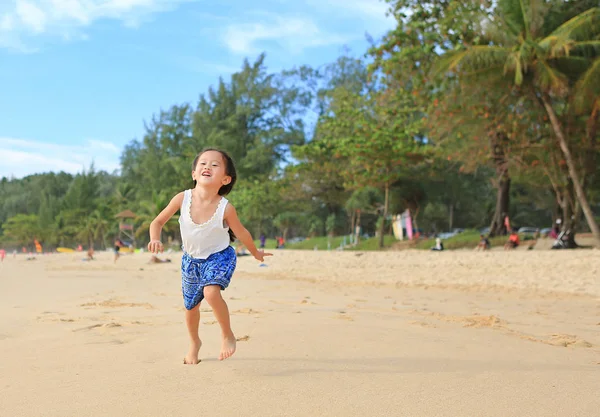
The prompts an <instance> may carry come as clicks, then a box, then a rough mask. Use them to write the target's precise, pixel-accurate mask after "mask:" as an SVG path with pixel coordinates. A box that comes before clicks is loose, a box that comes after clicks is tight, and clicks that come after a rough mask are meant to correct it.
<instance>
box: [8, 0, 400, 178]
mask: <svg viewBox="0 0 600 417" xmlns="http://www.w3.org/2000/svg"><path fill="white" fill-rule="evenodd" d="M386 9H387V6H386V4H385V3H384V2H381V1H379V0H296V1H293V0H289V1H288V0H254V1H252V0H220V1H209V0H1V1H0V177H3V176H7V177H11V176H14V177H17V178H20V177H23V176H25V175H28V174H32V173H36V172H47V171H60V170H63V171H66V172H72V173H75V172H80V171H81V170H82V169H83V168H87V167H89V165H90V163H91V162H92V160H94V162H95V164H96V167H97V168H98V169H105V170H108V171H113V170H114V169H118V166H119V156H120V153H121V149H122V148H123V147H124V145H125V144H127V143H128V142H129V141H131V140H132V139H136V138H141V137H142V135H143V133H144V128H143V123H144V120H149V119H150V118H151V117H152V114H154V113H156V112H158V111H159V110H160V109H161V108H163V109H164V108H168V107H170V106H171V105H173V104H180V103H184V102H191V103H193V104H196V101H197V98H198V96H199V94H201V93H204V92H206V90H207V89H208V87H209V86H210V85H213V84H215V82H216V81H217V80H218V77H219V76H223V77H225V79H228V77H229V75H230V74H232V73H233V72H235V71H236V70H238V69H239V68H240V67H241V64H242V61H243V59H244V58H245V57H248V58H249V59H251V60H253V59H254V58H255V57H256V56H257V55H258V54H259V53H261V52H263V51H264V52H266V54H267V61H266V64H267V66H268V68H269V69H270V70H271V71H279V70H281V69H284V68H291V67H293V66H297V65H301V64H309V65H313V66H319V65H322V64H324V63H328V62H331V61H333V60H335V59H336V57H337V56H339V55H340V54H341V52H342V50H343V48H344V47H348V48H350V50H351V53H354V54H357V55H358V54H361V53H363V52H364V51H365V50H366V47H367V42H366V40H365V34H366V33H369V34H370V35H371V36H373V37H374V38H379V37H380V36H381V35H383V34H384V33H385V32H386V31H387V30H389V29H391V28H392V27H393V26H394V22H393V20H392V19H391V18H388V17H386V16H385V12H386Z"/></svg>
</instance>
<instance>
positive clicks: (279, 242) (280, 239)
mask: <svg viewBox="0 0 600 417" xmlns="http://www.w3.org/2000/svg"><path fill="white" fill-rule="evenodd" d="M283 248H285V240H283V236H279V237H278V238H277V249H283Z"/></svg>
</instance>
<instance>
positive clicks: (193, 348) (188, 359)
mask: <svg viewBox="0 0 600 417" xmlns="http://www.w3.org/2000/svg"><path fill="white" fill-rule="evenodd" d="M201 347H202V341H201V340H200V339H198V340H194V341H193V342H192V343H191V344H190V350H189V351H188V354H187V355H186V356H185V358H184V359H183V363H184V364H185V365H197V364H199V363H200V359H198V352H200V348H201Z"/></svg>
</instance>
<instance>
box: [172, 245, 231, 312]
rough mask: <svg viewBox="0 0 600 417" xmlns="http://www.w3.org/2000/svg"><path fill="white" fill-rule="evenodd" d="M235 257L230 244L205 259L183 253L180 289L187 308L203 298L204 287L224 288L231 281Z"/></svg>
mask: <svg viewBox="0 0 600 417" xmlns="http://www.w3.org/2000/svg"><path fill="white" fill-rule="evenodd" d="M236 263H237V257H236V255H235V249H233V248H232V247H231V246H228V247H227V248H225V249H223V250H222V251H221V252H217V253H213V254H212V255H210V256H209V257H208V258H206V259H196V258H192V257H191V256H190V255H188V254H187V253H185V252H184V253H183V257H182V258H181V290H182V292H183V304H184V305H185V308H186V309H187V310H191V309H193V308H194V307H196V306H197V305H198V304H199V303H200V302H201V301H202V300H203V299H204V287H206V286H207V285H219V286H220V287H221V290H224V289H225V288H227V286H228V285H229V281H231V276H232V275H233V271H235V265H236Z"/></svg>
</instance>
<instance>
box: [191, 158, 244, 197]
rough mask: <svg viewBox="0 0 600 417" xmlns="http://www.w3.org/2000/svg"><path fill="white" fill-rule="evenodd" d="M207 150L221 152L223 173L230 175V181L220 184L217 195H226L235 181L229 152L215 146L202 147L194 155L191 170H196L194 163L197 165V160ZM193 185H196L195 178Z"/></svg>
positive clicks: (233, 167)
mask: <svg viewBox="0 0 600 417" xmlns="http://www.w3.org/2000/svg"><path fill="white" fill-rule="evenodd" d="M209 151H214V152H219V153H220V154H221V156H222V157H223V161H225V174H226V175H227V176H228V177H231V181H229V184H225V185H222V186H221V188H219V195H221V196H223V195H227V194H229V193H230V192H231V190H233V186H234V185H235V182H236V181H237V172H236V170H235V164H234V163H233V159H232V158H231V156H229V154H228V153H227V152H225V151H222V150H220V149H216V148H204V149H202V152H200V153H199V154H198V155H196V157H195V158H194V162H192V171H195V170H196V165H198V160H199V159H200V157H201V156H202V154H203V153H205V152H209ZM195 186H196V180H194V187H195Z"/></svg>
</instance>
